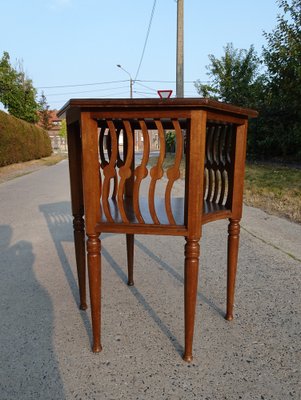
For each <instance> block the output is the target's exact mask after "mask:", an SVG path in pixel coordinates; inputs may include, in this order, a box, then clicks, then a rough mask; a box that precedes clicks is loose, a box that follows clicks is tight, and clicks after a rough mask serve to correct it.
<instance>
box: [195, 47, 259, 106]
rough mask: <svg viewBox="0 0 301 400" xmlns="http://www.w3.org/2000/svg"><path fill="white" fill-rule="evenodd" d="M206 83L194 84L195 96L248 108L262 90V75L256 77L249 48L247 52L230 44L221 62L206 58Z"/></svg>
mask: <svg viewBox="0 0 301 400" xmlns="http://www.w3.org/2000/svg"><path fill="white" fill-rule="evenodd" d="M209 60H210V62H211V64H209V65H208V66H207V67H206V68H207V70H208V71H209V72H208V75H209V77H210V80H211V82H210V84H209V85H204V84H202V83H201V82H200V81H196V82H195V87H196V89H197V91H198V93H199V94H200V95H201V96H203V97H209V98H213V99H216V100H221V101H224V102H227V103H233V104H236V105H239V106H245V107H252V106H254V104H256V103H257V99H258V98H259V97H260V95H261V91H262V89H263V82H264V76H263V75H260V74H259V66H260V60H259V58H258V56H257V54H256V52H255V50H254V47H253V46H251V47H250V49H249V50H245V49H235V48H234V47H233V44H232V43H228V44H227V45H226V46H225V47H224V55H223V56H222V57H221V59H218V58H216V57H215V56H214V55H213V54H210V55H209Z"/></svg>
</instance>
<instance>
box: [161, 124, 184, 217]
mask: <svg viewBox="0 0 301 400" xmlns="http://www.w3.org/2000/svg"><path fill="white" fill-rule="evenodd" d="M172 123H173V127H174V129H175V132H176V154H175V161H174V165H173V166H172V167H171V168H169V169H168V170H167V172H166V175H167V179H168V183H167V186H166V190H165V208H166V214H167V218H168V221H169V223H170V224H175V223H176V222H175V219H174V217H173V214H172V208H171V190H172V187H173V184H174V182H175V181H176V180H177V179H179V178H180V163H181V159H182V152H183V137H182V131H181V127H180V123H179V121H178V120H172Z"/></svg>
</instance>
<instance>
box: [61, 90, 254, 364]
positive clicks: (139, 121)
mask: <svg viewBox="0 0 301 400" xmlns="http://www.w3.org/2000/svg"><path fill="white" fill-rule="evenodd" d="M256 115H257V113H256V112H255V111H253V110H249V109H243V108H240V107H235V106H232V105H227V104H223V103H219V102H215V101H211V100H208V99H200V98H185V99H183V98H182V99H110V100H107V99H106V100H104V99H73V100H70V101H69V102H68V103H67V104H66V105H65V106H64V107H63V108H62V109H61V110H60V112H59V116H65V117H66V121H67V133H68V149H69V168H70V183H71V200H72V213H73V217H74V241H75V252H76V262H77V270H78V280H79V291H80V308H81V309H86V308H87V305H86V288H85V286H86V283H85V259H86V248H87V261H88V273H89V287H90V301H91V314H92V330H93V351H94V352H99V351H101V341H100V324H101V316H100V313H101V256H100V254H101V242H100V239H99V237H100V234H101V233H103V232H113V233H116V234H117V233H124V234H126V239H127V240H126V242H127V258H128V284H129V285H133V250H134V235H135V234H146V235H171V236H183V237H185V240H186V242H185V252H184V254H185V263H184V268H185V270H184V304H185V306H184V310H185V351H184V355H183V358H184V360H185V361H191V360H192V341H193V332H194V319H195V308H196V295H197V286H198V266H199V254H200V246H199V241H200V238H201V233H202V225H203V224H205V223H208V222H211V221H215V220H217V219H222V218H228V219H229V221H230V223H229V226H228V254H227V271H228V272H227V311H226V319H227V320H232V319H233V300H234V287H235V276H236V268H237V256H238V243H239V230H240V225H239V222H240V219H241V215H242V201H243V180H244V169H245V154H246V140H247V124H248V118H249V117H256ZM169 131H170V132H172V134H173V135H174V136H175V153H174V159H173V163H172V165H171V166H169V167H168V168H166V167H165V157H166V140H165V135H166V132H169ZM137 138H140V139H139V141H140V144H141V146H142V147H141V148H140V149H138V150H139V151H141V156H140V157H139V160H140V161H139V162H137V160H138V158H136V165H135V150H137ZM154 138H156V140H157V141H158V147H159V150H158V152H157V158H156V162H155V164H154V165H152V166H151V167H150V166H149V165H148V160H149V157H150V149H151V144H152V143H151V140H154ZM182 159H183V161H182V162H184V163H185V176H184V179H185V184H184V185H183V188H184V189H183V194H182V196H181V197H176V196H175V195H174V191H173V187H174V183H175V181H176V180H177V179H180V165H181V160H182ZM142 186H143V187H144V189H143V191H142V189H141V188H142ZM85 234H86V235H87V247H86V246H85ZM118 251H120V250H119V249H118ZM150 284H151V283H150Z"/></svg>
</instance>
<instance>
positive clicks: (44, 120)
mask: <svg viewBox="0 0 301 400" xmlns="http://www.w3.org/2000/svg"><path fill="white" fill-rule="evenodd" d="M49 108H50V106H49V104H48V103H47V99H46V96H45V94H44V92H42V94H41V98H40V100H39V120H40V121H39V125H40V126H41V127H42V128H43V129H45V130H46V131H48V130H49V129H50V128H51V126H52V124H51V121H50V111H49Z"/></svg>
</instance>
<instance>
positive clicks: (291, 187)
mask: <svg viewBox="0 0 301 400" xmlns="http://www.w3.org/2000/svg"><path fill="white" fill-rule="evenodd" d="M244 201H245V203H246V204H247V205H250V206H253V207H258V208H261V209H262V210H264V211H266V212H268V213H269V214H274V215H279V216H281V217H286V218H288V219H290V220H291V221H294V222H298V223H301V169H296V168H290V167H283V166H278V165H269V164H267V165H260V164H248V165H247V167H246V175H245V190H244Z"/></svg>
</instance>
